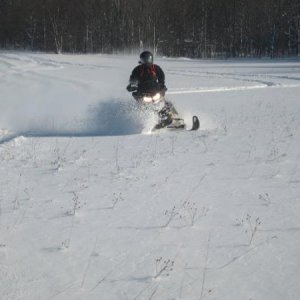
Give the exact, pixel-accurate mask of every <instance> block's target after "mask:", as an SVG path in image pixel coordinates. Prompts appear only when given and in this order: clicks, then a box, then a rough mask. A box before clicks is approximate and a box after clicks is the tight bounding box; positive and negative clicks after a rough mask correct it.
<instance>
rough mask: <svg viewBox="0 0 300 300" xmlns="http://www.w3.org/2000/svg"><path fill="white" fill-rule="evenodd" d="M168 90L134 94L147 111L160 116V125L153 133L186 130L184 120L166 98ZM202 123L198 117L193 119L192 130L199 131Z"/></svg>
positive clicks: (158, 124) (136, 92) (154, 128)
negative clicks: (163, 129)
mask: <svg viewBox="0 0 300 300" xmlns="http://www.w3.org/2000/svg"><path fill="white" fill-rule="evenodd" d="M166 90H167V89H166V88H163V89H153V90H152V91H151V92H149V91H147V92H139V91H135V92H133V93H132V96H133V97H134V99H135V100H136V101H137V102H138V103H139V104H140V105H142V106H143V107H145V108H146V109H150V110H152V111H154V112H155V113H157V114H158V119H159V121H158V123H157V124H156V125H155V126H154V127H153V129H152V131H155V130H159V129H162V128H166V129H169V130H179V129H186V124H185V121H184V119H182V118H180V116H179V114H178V112H177V111H176V109H175V107H174V105H173V104H172V103H171V102H169V101H167V100H166V98H165V93H166ZM199 127H200V122H199V119H198V117H197V116H194V117H193V126H192V128H191V129H190V130H198V129H199Z"/></svg>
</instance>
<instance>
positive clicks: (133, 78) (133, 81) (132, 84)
mask: <svg viewBox="0 0 300 300" xmlns="http://www.w3.org/2000/svg"><path fill="white" fill-rule="evenodd" d="M138 68H139V67H138V66H137V67H136V68H134V69H133V71H132V73H131V75H130V78H129V84H128V86H127V91H129V92H132V91H135V90H136V89H137V85H138V81H139V72H138Z"/></svg>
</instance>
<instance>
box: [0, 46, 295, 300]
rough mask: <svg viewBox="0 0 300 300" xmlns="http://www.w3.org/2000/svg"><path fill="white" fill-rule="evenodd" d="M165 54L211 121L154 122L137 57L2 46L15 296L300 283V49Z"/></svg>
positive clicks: (4, 172)
mask: <svg viewBox="0 0 300 300" xmlns="http://www.w3.org/2000/svg"><path fill="white" fill-rule="evenodd" d="M158 63H159V64H160V65H161V66H162V67H163V69H165V70H166V76H167V84H168V88H169V91H168V94H167V95H168V99H170V100H171V101H173V103H174V104H175V106H176V108H178V110H179V112H181V113H182V115H183V116H184V117H186V118H190V117H191V115H193V114H197V115H199V117H200V121H201V130H199V131H197V132H170V133H155V134H149V135H147V134H142V133H144V132H146V131H147V130H146V129H147V128H148V127H147V126H150V125H151V122H153V120H152V116H149V115H148V114H147V113H146V112H143V113H140V112H139V110H138V109H137V107H136V106H135V104H134V103H132V100H130V96H128V95H127V94H126V92H125V91H124V87H125V86H126V83H127V78H128V75H129V73H130V71H131V69H132V67H133V66H134V65H135V64H136V58H135V57H127V58H126V59H123V58H122V57H120V56H104V55H86V56H83V55H79V56H77V55H60V56H56V55H51V54H32V53H18V52H5V51H2V52H0V77H1V80H2V81H1V83H0V97H1V101H0V160H1V164H0V267H1V268H0V293H1V299H5V300H6V299H25V300H26V299H109V300H114V299H188V300H193V299H210V298H212V299H222V300H223V299H225V300H226V299H228V300H229V299H230V300H235V299H236V300H239V299H257V300H260V299H261V300H263V299H264V300H265V299H272V300H277V299H278V300H279V299H291V300H294V299H297V297H298V296H299V294H300V289H299V284H298V282H299V279H300V272H299V268H298V265H299V263H300V257H299V251H300V243H299V242H298V241H299V235H300V229H299V228H300V221H299V213H300V206H299V192H300V186H299V183H300V169H299V159H300V154H299V151H298V149H299V142H300V140H299V137H300V132H299V128H300V117H299V116H300V105H299V99H298V98H299V91H300V84H298V81H299V80H300V63H299V62H297V61H295V62H293V63H291V62H269V61H254V62H251V61H250V62H248V63H247V62H243V61H242V62H239V61H228V62H226V61H224V62H219V61H218V62H213V61H212V62H207V61H206V62H205V61H203V62H202V61H189V60H176V59H174V60H168V59H159V60H158ZM125 77H126V79H124V78H125ZM198 94H199V95H198ZM100 121H101V122H100Z"/></svg>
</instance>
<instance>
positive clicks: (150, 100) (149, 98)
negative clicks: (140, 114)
mask: <svg viewBox="0 0 300 300" xmlns="http://www.w3.org/2000/svg"><path fill="white" fill-rule="evenodd" d="M143 100H144V102H152V98H151V97H143Z"/></svg>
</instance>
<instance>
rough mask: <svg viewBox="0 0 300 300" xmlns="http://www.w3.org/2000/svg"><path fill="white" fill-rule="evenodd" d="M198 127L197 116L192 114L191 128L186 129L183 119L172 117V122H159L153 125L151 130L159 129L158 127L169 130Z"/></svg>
mask: <svg viewBox="0 0 300 300" xmlns="http://www.w3.org/2000/svg"><path fill="white" fill-rule="evenodd" d="M199 128H200V121H199V118H198V117H197V116H193V125H192V128H190V129H187V128H186V124H185V122H184V119H181V118H173V119H172V122H171V123H170V124H168V125H166V124H164V123H160V124H157V125H155V126H154V128H153V129H152V131H156V130H160V129H166V130H170V131H177V130H186V131H196V130H198V129H199Z"/></svg>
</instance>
